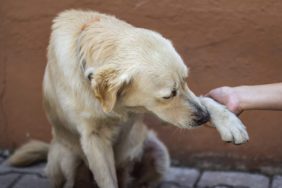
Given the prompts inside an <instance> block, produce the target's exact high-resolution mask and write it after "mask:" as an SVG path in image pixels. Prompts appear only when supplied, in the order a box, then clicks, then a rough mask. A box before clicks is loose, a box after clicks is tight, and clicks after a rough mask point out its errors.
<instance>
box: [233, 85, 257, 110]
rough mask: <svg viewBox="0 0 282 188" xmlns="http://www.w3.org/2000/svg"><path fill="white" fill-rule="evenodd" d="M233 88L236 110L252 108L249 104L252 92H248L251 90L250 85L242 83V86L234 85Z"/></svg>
mask: <svg viewBox="0 0 282 188" xmlns="http://www.w3.org/2000/svg"><path fill="white" fill-rule="evenodd" d="M233 89H234V95H235V96H236V99H237V100H238V101H237V102H238V110H239V111H244V110H250V109H252V104H251V101H252V100H251V98H252V94H251V93H250V91H251V88H250V86H247V85H242V86H237V87H234V88H233ZM253 97H254V96H253Z"/></svg>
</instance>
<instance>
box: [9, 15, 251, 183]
mask: <svg viewBox="0 0 282 188" xmlns="http://www.w3.org/2000/svg"><path fill="white" fill-rule="evenodd" d="M187 77H188V68H187V67H186V65H185V64H184V62H183V60H182V58H181V57H180V56H179V54H178V53H177V52H176V50H175V49H174V47H173V45H172V43H171V42H170V41H169V40H167V39H165V38H164V37H163V36H161V35H160V34H159V33H157V32H154V31H151V30H147V29H142V28H136V27H134V26H132V25H130V24H128V23H126V22H124V21H121V20H119V19H117V18H115V17H113V16H109V15H105V14H101V13H98V12H92V11H76V10H69V11H65V12H63V13H61V14H60V15H59V16H58V17H57V18H55V19H54V23H53V26H52V34H51V38H50V43H49V47H48V64H47V66H46V70H45V75H44V81H43V98H44V106H45V110H46V113H47V116H48V119H49V121H50V122H51V124H52V127H53V129H52V131H53V139H52V142H51V145H50V149H49V152H48V164H47V169H46V170H47V174H48V176H49V178H50V179H51V181H52V183H53V186H54V187H62V186H65V187H73V186H74V184H75V183H74V181H75V176H76V172H77V169H78V167H79V166H80V165H81V163H82V164H85V165H86V167H87V168H89V169H90V171H91V172H92V174H93V176H94V179H95V181H96V183H97V185H98V186H99V187H101V188H116V187H127V186H131V187H138V186H144V185H146V186H151V185H155V183H156V182H157V181H158V180H160V178H161V177H162V175H163V174H164V173H165V171H166V170H167V168H168V166H169V157H168V153H167V150H166V148H165V146H164V145H163V144H162V143H161V142H160V141H159V140H158V138H157V137H156V136H155V135H154V134H153V133H152V132H150V131H148V130H147V128H146V125H144V123H143V120H142V115H143V114H144V113H152V114H155V115H156V116H158V117H159V118H160V119H162V120H164V121H167V122H169V123H171V124H173V125H175V126H177V127H179V128H193V127H198V126H199V125H201V124H203V123H205V122H207V121H208V120H209V117H210V116H211V120H212V123H213V124H214V126H215V127H216V128H217V129H218V131H219V133H220V134H221V137H222V139H223V140H224V141H232V142H234V143H236V144H240V143H244V142H246V141H247V140H248V134H247V132H246V130H245V128H244V126H243V124H242V123H241V122H240V120H238V119H237V118H236V116H234V115H232V113H230V112H229V111H227V110H226V109H225V108H224V107H223V106H222V105H219V104H217V103H216V102H214V101H212V100H211V99H207V98H198V97H196V96H195V95H194V94H193V92H192V91H191V90H190V89H189V88H188V86H187V83H186V79H187ZM13 161H14V163H16V162H15V160H13ZM137 167H138V168H137ZM136 169H138V170H136ZM130 177H131V178H130ZM130 180H131V181H130Z"/></svg>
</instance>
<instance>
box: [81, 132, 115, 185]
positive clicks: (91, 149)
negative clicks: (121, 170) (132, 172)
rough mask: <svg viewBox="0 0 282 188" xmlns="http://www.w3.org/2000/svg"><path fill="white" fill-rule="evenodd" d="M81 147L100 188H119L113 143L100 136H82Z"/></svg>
mask: <svg viewBox="0 0 282 188" xmlns="http://www.w3.org/2000/svg"><path fill="white" fill-rule="evenodd" d="M81 146H82V149H83V152H84V153H85V155H86V158H87V161H88V165H89V168H90V170H91V171H92V173H93V174H94V179H95V181H96V182H97V184H98V186H99V187H100V188H117V187H118V185H117V177H116V171H115V164H114V154H113V148H112V143H111V141H110V140H109V139H107V138H102V137H100V136H99V135H98V134H94V133H92V134H86V133H85V134H82V138H81Z"/></svg>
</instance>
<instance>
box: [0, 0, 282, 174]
mask: <svg viewBox="0 0 282 188" xmlns="http://www.w3.org/2000/svg"><path fill="white" fill-rule="evenodd" d="M69 8H81V9H95V10H98V11H101V12H105V13H110V14H114V15H116V16H117V17H119V18H121V19H124V20H126V21H128V22H129V23H132V24H134V25H136V26H139V27H145V28H150V29H153V30H156V31H159V32H161V33H162V34H163V35H164V36H166V37H167V38H170V39H171V40H172V41H173V43H174V44H175V46H176V48H177V50H178V51H179V52H180V54H181V55H182V57H183V58H184V60H185V61H186V62H187V64H188V65H189V67H190V68H191V74H190V80H189V84H190V86H191V88H192V90H193V91H194V92H195V93H197V94H204V93H206V92H207V91H208V90H210V89H212V88H214V87H218V86H222V85H231V86H235V85H242V84H263V83H271V82H281V80H282V62H281V61H282V19H281V18H282V11H281V10H282V1H279V0H268V1H265V0H248V1H245V0H236V1H225V0H203V1H198V0H186V1H184V0H182V1H181V0H162V1H158V0H151V1H150V0H123V1H122V0H115V1H110V0H80V1H78V0H60V1H54V0H48V1H47V0H25V1H20V0H15V1H9V0H1V6H0V41H1V42H0V45H1V46H0V66H1V67H0V97H1V106H0V146H1V147H10V148H12V147H16V146H18V145H19V144H20V143H23V142H25V141H26V140H28V139H29V138H38V139H44V140H49V139H50V125H49V124H48V122H47V120H46V118H45V115H44V112H43V110H42V105H41V81H42V77H43V71H44V67H45V64H46V46H47V44H48V38H49V34H50V25H51V20H52V18H53V17H54V16H55V15H56V14H57V13H58V12H60V11H62V10H65V9H69ZM281 116H282V112H258V111H254V112H245V113H243V115H241V118H242V119H243V121H244V122H245V124H246V125H247V127H248V130H249V133H250V137H251V140H250V142H249V143H248V144H246V145H243V146H231V145H229V144H225V143H223V142H221V140H220V138H219V136H218V134H217V133H216V131H215V130H214V129H211V128H201V129H197V130H192V131H185V130H178V129H176V128H173V127H169V126H160V125H159V124H160V123H159V122H158V121H156V120H155V119H153V118H148V119H149V121H148V122H149V123H150V124H154V125H153V126H152V127H153V128H155V129H157V130H158V132H159V135H160V137H161V138H162V139H163V140H164V141H165V143H166V144H167V145H168V146H169V148H170V151H171V152H172V156H173V158H175V159H177V161H180V162H182V164H197V165H200V166H209V165H210V164H209V163H206V162H205V163H204V162H203V161H207V159H208V160H210V161H211V162H213V165H216V166H218V165H222V164H223V165H229V166H230V165H231V166H232V165H233V166H236V167H237V168H241V169H242V168H243V167H244V166H243V165H247V167H248V168H252V169H258V167H259V166H264V167H265V166H267V165H270V164H272V165H277V164H280V165H281V162H282V147H281V144H282V139H281V137H282V118H281ZM204 159H205V160H204ZM258 165H259V166H258ZM265 169H266V168H265Z"/></svg>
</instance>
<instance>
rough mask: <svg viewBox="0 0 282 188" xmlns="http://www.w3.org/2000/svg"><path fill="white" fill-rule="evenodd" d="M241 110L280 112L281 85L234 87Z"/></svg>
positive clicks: (281, 102)
mask: <svg viewBox="0 0 282 188" xmlns="http://www.w3.org/2000/svg"><path fill="white" fill-rule="evenodd" d="M233 89H234V92H235V93H236V95H237V97H238V100H239V106H240V109H241V110H282V83H275V84H266V85H255V86H238V87H234V88H233Z"/></svg>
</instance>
